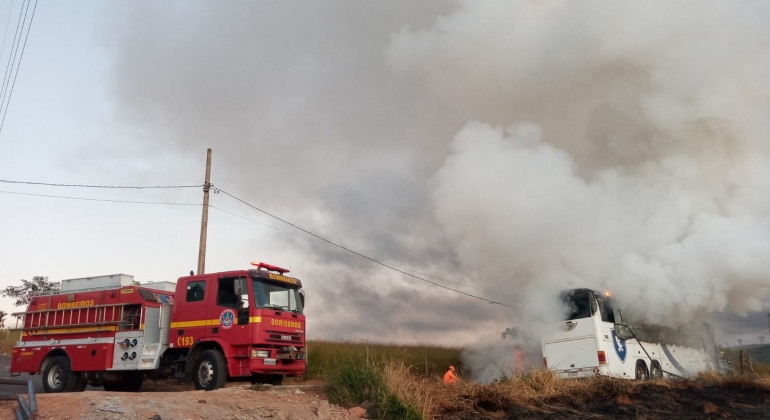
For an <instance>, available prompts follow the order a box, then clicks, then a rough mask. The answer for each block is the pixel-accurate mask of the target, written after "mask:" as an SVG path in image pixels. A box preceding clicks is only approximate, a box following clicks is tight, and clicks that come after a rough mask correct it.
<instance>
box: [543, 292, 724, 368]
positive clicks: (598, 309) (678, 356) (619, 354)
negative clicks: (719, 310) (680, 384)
mask: <svg viewBox="0 0 770 420" xmlns="http://www.w3.org/2000/svg"><path fill="white" fill-rule="evenodd" d="M561 297H562V299H563V302H564V303H565V306H566V308H567V311H568V313H567V316H566V319H564V320H563V321H560V322H558V323H553V324H549V325H545V326H544V328H543V329H542V331H541V332H542V350H543V363H544V364H545V367H546V368H548V369H550V370H552V371H554V372H556V374H557V375H558V376H559V377H562V378H581V377H587V376H593V375H606V376H613V377H619V378H628V379H637V380H644V379H649V378H664V377H690V376H693V375H695V374H696V373H698V372H701V371H707V370H713V369H714V368H717V369H721V368H723V366H722V363H721V361H720V360H719V358H718V353H717V349H716V345H715V344H714V339H713V332H712V330H711V329H710V326H708V325H707V324H705V326H704V334H703V335H704V336H705V337H707V339H706V341H707V342H708V344H707V343H705V342H704V340H703V339H701V338H700V337H698V336H694V335H687V334H682V333H680V332H677V331H675V330H672V329H669V328H663V327H651V326H645V327H635V326H628V325H627V324H626V323H624V322H623V320H622V314H621V312H620V311H619V310H617V309H613V308H612V305H611V300H610V298H609V295H606V296H605V295H604V294H602V293H599V292H595V291H593V290H588V289H574V290H569V291H565V292H563V293H562V295H561Z"/></svg>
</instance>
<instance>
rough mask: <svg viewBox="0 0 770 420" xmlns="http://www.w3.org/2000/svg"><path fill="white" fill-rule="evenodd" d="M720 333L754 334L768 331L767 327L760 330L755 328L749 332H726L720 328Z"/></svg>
mask: <svg viewBox="0 0 770 420" xmlns="http://www.w3.org/2000/svg"><path fill="white" fill-rule="evenodd" d="M720 331H722V332H726V333H729V334H756V333H758V332H762V331H768V327H767V326H763V327H762V328H757V329H755V330H751V331H733V330H726V329H723V328H720Z"/></svg>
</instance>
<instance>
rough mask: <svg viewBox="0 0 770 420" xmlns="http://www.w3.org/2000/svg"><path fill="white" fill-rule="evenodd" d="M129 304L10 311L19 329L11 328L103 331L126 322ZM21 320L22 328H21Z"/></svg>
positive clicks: (43, 331)
mask: <svg viewBox="0 0 770 420" xmlns="http://www.w3.org/2000/svg"><path fill="white" fill-rule="evenodd" d="M127 305H130V303H116V304H107V305H95V306H84V307H77V308H62V309H43V310H39V311H26V312H17V313H14V314H11V315H13V316H14V317H16V328H12V329H11V331H22V332H26V333H27V334H29V335H47V334H57V333H65V331H57V330H63V329H67V328H86V329H84V330H82V331H78V332H99V331H104V329H102V328H101V327H105V326H113V325H114V326H117V325H121V324H125V323H126V321H125V319H124V316H125V307H126V306H127ZM20 319H21V325H22V327H19V320H20ZM139 324H141V320H140V322H139ZM89 327H90V328H89Z"/></svg>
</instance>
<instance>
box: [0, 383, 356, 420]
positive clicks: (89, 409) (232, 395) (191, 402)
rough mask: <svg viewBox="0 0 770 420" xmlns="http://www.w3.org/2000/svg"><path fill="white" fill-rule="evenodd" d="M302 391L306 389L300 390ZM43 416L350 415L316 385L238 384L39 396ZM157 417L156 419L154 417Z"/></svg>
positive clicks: (135, 419)
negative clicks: (206, 388) (254, 386)
mask: <svg viewBox="0 0 770 420" xmlns="http://www.w3.org/2000/svg"><path fill="white" fill-rule="evenodd" d="M302 389H305V390H306V391H307V392H306V391H303V390H302ZM14 404H15V403H11V402H0V418H2V419H6V418H8V419H10V418H13V414H12V411H11V410H12V407H13V406H14ZM38 406H39V410H40V411H39V413H40V417H39V418H40V419H41V420H48V419H50V420H75V419H78V420H81V419H82V420H129V419H130V420H145V419H153V420H158V419H161V420H186V419H189V420H211V419H228V420H230V419H234V420H251V419H269V420H286V419H304V420H309V419H324V420H342V419H348V418H349V417H348V414H347V411H346V410H344V409H343V408H340V407H337V406H335V405H332V404H329V402H328V401H327V400H326V396H325V395H324V394H323V393H322V392H320V391H319V390H318V388H317V387H315V388H302V387H288V388H286V387H276V388H272V387H268V388H267V389H265V390H253V389H251V387H250V386H246V385H237V386H233V387H228V388H223V389H219V390H216V391H210V392H205V391H181V392H139V393H120V392H98V393H97V392H82V393H71V394H43V395H40V396H39V397H38ZM155 416H157V417H155Z"/></svg>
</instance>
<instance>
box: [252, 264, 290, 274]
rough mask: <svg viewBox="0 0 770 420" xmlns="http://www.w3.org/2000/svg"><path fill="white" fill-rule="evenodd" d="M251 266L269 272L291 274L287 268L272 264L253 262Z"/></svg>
mask: <svg viewBox="0 0 770 420" xmlns="http://www.w3.org/2000/svg"><path fill="white" fill-rule="evenodd" d="M251 265H253V266H254V267H257V268H264V269H265V270H268V271H277V272H279V273H281V274H284V273H288V272H289V270H287V269H285V268H281V267H278V266H275V265H271V264H267V263H263V262H259V261H252V262H251Z"/></svg>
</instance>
